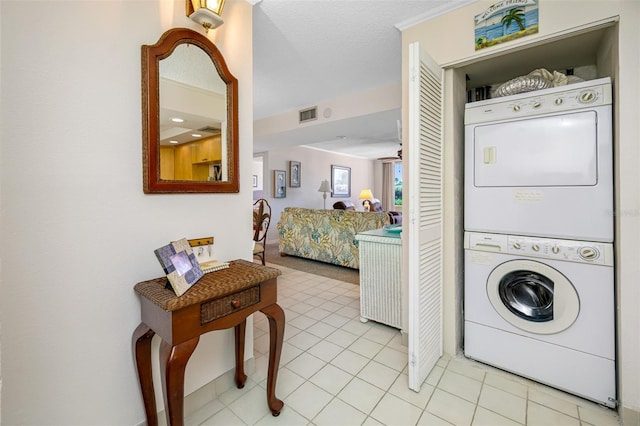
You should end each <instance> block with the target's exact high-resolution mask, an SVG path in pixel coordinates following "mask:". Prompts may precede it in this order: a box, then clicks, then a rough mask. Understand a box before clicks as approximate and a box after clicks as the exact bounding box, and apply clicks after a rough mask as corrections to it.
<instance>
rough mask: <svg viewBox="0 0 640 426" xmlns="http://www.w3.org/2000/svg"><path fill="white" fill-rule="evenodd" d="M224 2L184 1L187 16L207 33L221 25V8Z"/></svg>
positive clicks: (221, 0)
mask: <svg viewBox="0 0 640 426" xmlns="http://www.w3.org/2000/svg"><path fill="white" fill-rule="evenodd" d="M225 1H226V0H186V2H187V16H188V17H189V18H191V20H192V21H195V22H197V23H198V24H200V25H202V26H203V27H205V28H206V30H207V31H209V29H212V28H217V27H219V26H220V25H222V23H223V21H222V18H221V17H220V16H221V15H222V8H223V7H224V2H225Z"/></svg>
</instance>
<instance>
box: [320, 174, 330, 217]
mask: <svg viewBox="0 0 640 426" xmlns="http://www.w3.org/2000/svg"><path fill="white" fill-rule="evenodd" d="M318 192H322V199H323V205H322V208H323V209H325V210H326V209H327V192H331V185H329V181H328V180H326V179H325V180H323V181H322V183H320V188H318Z"/></svg>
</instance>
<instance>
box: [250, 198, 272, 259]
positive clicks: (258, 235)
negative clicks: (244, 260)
mask: <svg viewBox="0 0 640 426" xmlns="http://www.w3.org/2000/svg"><path fill="white" fill-rule="evenodd" d="M269 222H271V206H270V205H269V203H268V202H267V200H265V199H264V198H260V199H259V200H256V202H255V203H253V243H254V245H253V256H254V257H258V258H259V259H260V260H261V261H262V264H263V265H264V264H265V261H264V251H265V248H266V244H267V231H268V230H269Z"/></svg>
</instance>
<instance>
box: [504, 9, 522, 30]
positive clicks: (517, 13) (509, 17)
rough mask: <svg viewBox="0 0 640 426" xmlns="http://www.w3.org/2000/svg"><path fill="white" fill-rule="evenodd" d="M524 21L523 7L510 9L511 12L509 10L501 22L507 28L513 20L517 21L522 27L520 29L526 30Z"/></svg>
mask: <svg viewBox="0 0 640 426" xmlns="http://www.w3.org/2000/svg"><path fill="white" fill-rule="evenodd" d="M523 21H524V12H523V11H522V9H510V10H509V12H507V14H506V15H504V16H503V17H502V20H501V21H500V22H502V24H503V25H504V26H505V28H508V27H509V25H511V23H512V22H515V23H516V24H517V25H518V27H520V31H524V29H525V28H524V24H523V23H522V22H523Z"/></svg>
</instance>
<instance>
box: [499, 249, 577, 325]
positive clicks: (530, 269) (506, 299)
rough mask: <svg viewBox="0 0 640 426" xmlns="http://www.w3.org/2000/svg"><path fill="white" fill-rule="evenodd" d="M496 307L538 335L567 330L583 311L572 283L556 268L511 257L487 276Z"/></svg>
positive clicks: (502, 315) (504, 314)
mask: <svg viewBox="0 0 640 426" xmlns="http://www.w3.org/2000/svg"><path fill="white" fill-rule="evenodd" d="M487 294H488V296H489V300H490V301H491V304H492V305H493V308H494V309H495V310H496V311H497V312H498V314H500V316H501V317H502V318H503V319H504V320H505V321H507V322H509V323H510V324H511V325H513V326H515V327H517V328H519V329H521V330H524V331H527V332H530V333H535V334H553V333H559V332H561V331H563V330H566V329H567V328H569V327H570V326H571V324H573V323H574V322H575V320H576V319H577V318H578V314H579V312H580V299H579V297H578V293H577V291H576V289H575V287H574V286H573V284H571V282H570V281H569V280H568V279H567V277H566V276H564V275H563V274H562V273H560V272H559V271H558V270H556V269H555V268H552V267H551V266H549V265H546V264H544V263H541V262H536V261H533V260H523V259H518V260H510V261H508V262H504V263H502V264H500V265H498V266H497V267H496V268H495V269H494V270H493V271H492V272H491V274H489V277H488V279H487Z"/></svg>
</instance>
